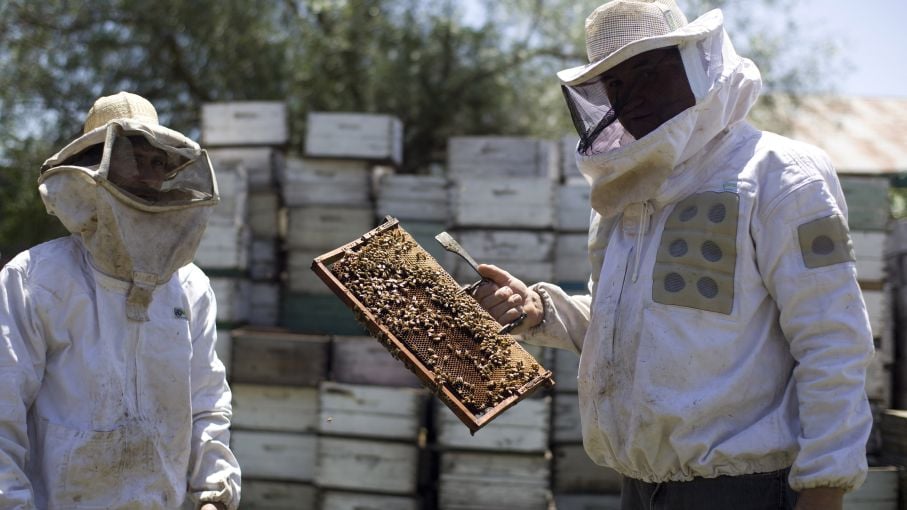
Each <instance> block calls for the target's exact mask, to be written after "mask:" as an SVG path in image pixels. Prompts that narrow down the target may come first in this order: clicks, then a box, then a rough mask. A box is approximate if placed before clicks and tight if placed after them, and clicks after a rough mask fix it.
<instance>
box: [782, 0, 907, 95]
mask: <svg viewBox="0 0 907 510" xmlns="http://www.w3.org/2000/svg"><path fill="white" fill-rule="evenodd" d="M795 15H797V16H800V17H801V20H802V21H801V25H802V26H803V27H806V28H808V29H815V30H823V31H826V32H827V31H835V32H836V33H839V34H840V37H841V42H842V43H843V47H842V50H843V56H844V58H845V59H846V61H847V62H849V63H850V64H851V65H850V67H849V69H846V70H845V71H844V72H843V73H841V76H838V77H837V78H836V79H835V87H836V89H837V92H838V93H840V94H843V95H859V96H886V97H907V0H860V1H859V2H855V1H854V0H800V5H799V6H798V7H797V9H796V10H795Z"/></svg>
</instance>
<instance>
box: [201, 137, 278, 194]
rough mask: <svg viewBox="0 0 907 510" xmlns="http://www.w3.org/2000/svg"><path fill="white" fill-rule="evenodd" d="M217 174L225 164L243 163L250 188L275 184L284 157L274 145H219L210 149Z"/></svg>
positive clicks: (212, 163)
mask: <svg viewBox="0 0 907 510" xmlns="http://www.w3.org/2000/svg"><path fill="white" fill-rule="evenodd" d="M208 157H209V158H211V165H212V166H213V167H214V173H215V175H216V174H217V173H218V170H219V169H220V168H221V167H222V166H225V165H242V167H243V168H245V169H246V178H247V180H248V182H249V189H268V188H270V187H271V186H273V184H274V181H275V179H276V176H277V175H278V172H279V171H280V169H281V168H282V166H283V157H282V154H281V153H280V152H278V151H277V150H275V149H274V148H272V147H219V148H213V149H208Z"/></svg>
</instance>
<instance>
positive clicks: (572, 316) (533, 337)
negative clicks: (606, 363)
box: [522, 282, 592, 353]
mask: <svg viewBox="0 0 907 510" xmlns="http://www.w3.org/2000/svg"><path fill="white" fill-rule="evenodd" d="M590 286H591V283H590ZM532 289H533V290H535V291H536V292H538V293H539V296H541V298H542V303H543V304H544V307H545V315H544V319H543V320H542V323H541V324H540V325H538V326H536V327H534V328H532V329H531V330H529V331H528V332H526V333H524V334H523V338H522V339H523V341H525V342H526V343H530V344H533V345H541V346H544V347H555V348H558V349H567V350H570V351H573V352H575V353H579V352H580V351H581V350H582V347H583V338H584V337H585V336H586V328H588V327H589V314H590V310H591V302H592V297H591V296H590V295H588V294H584V295H578V296H571V295H569V294H567V293H566V292H565V291H564V289H562V288H560V287H558V286H557V285H553V284H551V283H544V282H542V283H536V284H535V285H533V286H532Z"/></svg>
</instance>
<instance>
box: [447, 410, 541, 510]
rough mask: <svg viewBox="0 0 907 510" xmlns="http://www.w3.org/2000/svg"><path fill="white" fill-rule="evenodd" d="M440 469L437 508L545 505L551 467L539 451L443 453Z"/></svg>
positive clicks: (533, 508) (503, 509)
mask: <svg viewBox="0 0 907 510" xmlns="http://www.w3.org/2000/svg"><path fill="white" fill-rule="evenodd" d="M521 405H522V402H521ZM483 431H484V429H483ZM481 433H482V432H481V431H480V432H479V434H481ZM440 472H441V474H440V481H439V482H440V483H439V485H440V487H439V491H438V508H439V510H544V509H547V508H549V506H548V504H549V502H550V500H551V493H550V490H549V488H548V486H549V476H550V473H551V470H550V466H549V461H548V459H547V458H546V456H545V455H543V454H525V453H498V452H465V451H464V452H443V453H442V454H441V467H440Z"/></svg>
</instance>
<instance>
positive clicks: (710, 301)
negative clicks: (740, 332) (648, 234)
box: [652, 192, 739, 314]
mask: <svg viewBox="0 0 907 510" xmlns="http://www.w3.org/2000/svg"><path fill="white" fill-rule="evenodd" d="M738 204H739V197H738V196H737V194H736V193H730V192H706V193H699V194H696V195H693V196H691V197H688V198H686V199H684V200H683V201H681V202H680V203H679V204H677V206H676V207H675V208H674V211H672V212H671V216H670V217H669V218H668V220H667V222H666V223H665V228H664V232H662V235H661V244H660V245H659V247H658V255H657V256H656V259H655V270H654V271H653V274H652V299H653V300H654V301H655V302H656V303H662V304H665V305H677V306H685V307H688V308H696V309H699V310H706V311H709V312H718V313H723V314H730V313H731V310H732V309H733V307H734V268H735V267H736V265H737V220H738V216H739V213H738V209H739V206H738Z"/></svg>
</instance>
